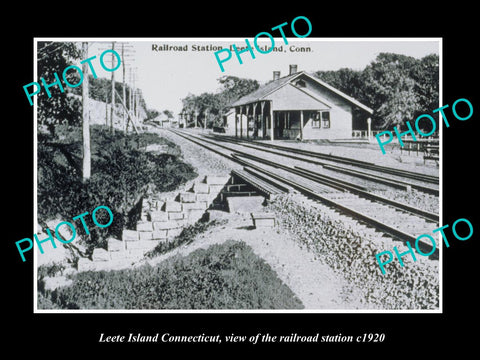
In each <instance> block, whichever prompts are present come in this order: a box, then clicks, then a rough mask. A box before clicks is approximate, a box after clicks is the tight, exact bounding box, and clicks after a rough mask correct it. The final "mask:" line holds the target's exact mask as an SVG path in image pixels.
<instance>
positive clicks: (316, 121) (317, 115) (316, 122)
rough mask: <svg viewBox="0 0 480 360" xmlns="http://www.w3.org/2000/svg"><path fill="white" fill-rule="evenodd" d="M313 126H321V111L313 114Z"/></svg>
mask: <svg viewBox="0 0 480 360" xmlns="http://www.w3.org/2000/svg"><path fill="white" fill-rule="evenodd" d="M312 115H313V117H312V128H320V126H321V124H320V112H316V113H314V114H312Z"/></svg>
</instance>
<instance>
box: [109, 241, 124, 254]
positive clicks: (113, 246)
mask: <svg viewBox="0 0 480 360" xmlns="http://www.w3.org/2000/svg"><path fill="white" fill-rule="evenodd" d="M107 242H108V251H110V252H112V251H123V250H125V243H124V242H123V241H121V240H117V239H115V238H109V239H108V240H107Z"/></svg>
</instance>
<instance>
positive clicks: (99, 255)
mask: <svg viewBox="0 0 480 360" xmlns="http://www.w3.org/2000/svg"><path fill="white" fill-rule="evenodd" d="M92 260H93V261H109V260H110V254H109V253H108V251H107V250H105V249H98V248H97V249H93V254H92Z"/></svg>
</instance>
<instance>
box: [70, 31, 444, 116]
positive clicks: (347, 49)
mask: <svg viewBox="0 0 480 360" xmlns="http://www.w3.org/2000/svg"><path fill="white" fill-rule="evenodd" d="M108 40H110V41H112V40H114V41H116V42H117V43H116V45H115V46H116V50H117V52H120V48H121V45H120V44H121V42H122V41H124V43H125V44H126V45H125V46H126V47H128V52H129V54H130V55H129V57H128V58H127V59H126V60H125V63H126V66H127V71H126V81H127V83H129V82H130V77H129V70H128V69H129V68H130V67H131V68H134V69H135V73H136V80H135V82H136V86H137V87H138V88H140V89H141V90H142V92H143V96H144V99H145V101H146V104H147V107H148V108H149V109H156V110H158V111H163V110H166V109H168V110H170V111H172V112H173V113H174V114H175V116H178V113H179V112H180V111H181V108H182V103H181V99H182V98H184V97H186V96H187V95H188V94H189V93H191V94H194V95H199V94H201V93H203V92H215V91H217V90H218V89H219V88H220V84H219V83H218V80H217V79H218V78H220V77H222V76H224V75H232V76H238V77H242V78H249V79H256V80H258V81H259V83H260V84H263V83H265V82H267V81H269V80H271V79H272V77H273V71H280V73H281V76H285V75H288V72H289V65H290V64H295V65H297V68H298V71H302V70H304V71H307V72H315V71H319V70H338V69H340V68H351V69H354V70H362V69H364V68H365V67H366V66H367V65H368V64H370V63H371V62H372V61H373V60H374V59H375V58H376V56H377V55H378V54H379V53H381V52H392V53H398V54H403V55H408V56H413V57H415V58H422V57H424V56H426V55H429V54H437V55H440V54H441V39H439V38H405V39H400V38H378V39H371V38H367V39H357V38H355V39H346V38H331V39H324V38H303V39H299V38H287V42H288V44H285V43H284V40H283V39H282V38H281V37H280V38H274V45H275V47H276V50H279V51H271V52H269V53H266V54H262V53H260V52H258V51H257V50H256V49H255V47H254V43H253V39H249V42H250V44H251V46H252V47H253V49H254V55H255V59H253V58H252V56H251V55H250V53H249V52H248V51H247V52H245V53H242V54H241V55H240V56H241V59H242V61H243V64H240V63H239V61H238V60H237V58H236V55H235V53H234V52H233V51H232V52H231V53H232V54H231V55H232V56H231V58H230V59H229V60H228V61H225V62H224V63H223V66H224V69H225V71H224V72H222V71H221V69H220V66H219V64H218V62H217V60H216V57H215V51H216V50H217V49H219V48H220V47H223V48H230V45H231V44H235V45H236V46H237V47H241V46H245V45H246V43H245V39H244V38H231V39H228V38H219V39H217V38H205V39H200V38H193V39H187V38H166V39H161V38H145V39H133V40H132V39H131V38H129V39H108ZM258 40H259V41H258V46H260V47H262V46H266V48H267V49H268V48H270V46H271V41H270V40H269V39H268V38H266V37H262V38H259V39H258ZM77 41H78V40H77ZM165 45H167V46H175V47H177V48H176V49H172V48H170V49H168V50H161V51H155V50H153V49H154V48H156V49H160V48H164V47H165ZM109 46H110V47H111V43H110V45H109V44H106V43H98V42H93V41H92V42H90V47H89V56H93V55H95V54H97V55H98V56H97V58H99V57H100V54H101V53H102V52H103V51H104V50H105V49H106V48H107V47H109ZM195 46H196V47H197V49H198V48H199V47H200V46H203V47H207V50H205V51H199V50H195V48H194V47H195ZM209 46H210V49H208V47H209ZM280 46H282V47H280ZM212 48H213V49H212ZM298 48H303V49H304V50H307V51H304V52H296V51H294V50H295V49H298ZM181 49H186V51H184V50H181ZM308 50H309V51H308ZM219 56H220V58H221V59H223V58H224V57H227V52H222V53H220V54H219ZM109 57H110V56H108V57H105V59H108V58H109ZM98 66H99V65H98ZM97 73H98V74H99V76H101V77H104V76H105V77H110V76H111V73H107V72H103V71H97ZM115 77H116V80H117V81H121V80H122V71H121V68H120V69H119V70H117V71H116V74H115Z"/></svg>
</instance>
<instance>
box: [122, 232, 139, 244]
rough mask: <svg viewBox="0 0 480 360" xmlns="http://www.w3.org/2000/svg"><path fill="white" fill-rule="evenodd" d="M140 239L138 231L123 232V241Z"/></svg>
mask: <svg viewBox="0 0 480 360" xmlns="http://www.w3.org/2000/svg"><path fill="white" fill-rule="evenodd" d="M139 239H140V236H139V235H138V231H136V230H123V231H122V240H123V241H137V240H139Z"/></svg>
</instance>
